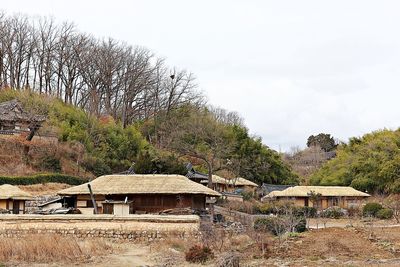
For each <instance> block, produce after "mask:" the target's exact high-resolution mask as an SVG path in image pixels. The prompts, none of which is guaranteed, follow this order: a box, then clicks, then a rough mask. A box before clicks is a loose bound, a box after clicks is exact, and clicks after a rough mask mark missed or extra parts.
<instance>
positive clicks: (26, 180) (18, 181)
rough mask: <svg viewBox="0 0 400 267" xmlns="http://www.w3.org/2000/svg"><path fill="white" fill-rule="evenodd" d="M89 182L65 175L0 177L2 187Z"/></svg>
mask: <svg viewBox="0 0 400 267" xmlns="http://www.w3.org/2000/svg"><path fill="white" fill-rule="evenodd" d="M87 181H88V180H86V179H83V178H80V177H76V176H70V175H65V174H61V173H48V174H35V175H31V176H0V185H1V184H11V185H32V184H45V183H64V184H69V185H80V184H83V183H86V182H87Z"/></svg>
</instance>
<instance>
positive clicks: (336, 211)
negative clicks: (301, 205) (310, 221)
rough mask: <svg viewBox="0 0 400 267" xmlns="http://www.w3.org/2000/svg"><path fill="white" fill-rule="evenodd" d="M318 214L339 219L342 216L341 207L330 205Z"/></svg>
mask: <svg viewBox="0 0 400 267" xmlns="http://www.w3.org/2000/svg"><path fill="white" fill-rule="evenodd" d="M320 216H321V217H323V218H332V219H339V218H341V217H343V216H344V212H343V211H342V209H341V208H337V207H331V208H327V209H325V210H323V211H321V213H320Z"/></svg>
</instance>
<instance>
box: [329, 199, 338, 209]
mask: <svg viewBox="0 0 400 267" xmlns="http://www.w3.org/2000/svg"><path fill="white" fill-rule="evenodd" d="M329 206H330V207H332V206H339V198H338V197H332V198H330V199H329Z"/></svg>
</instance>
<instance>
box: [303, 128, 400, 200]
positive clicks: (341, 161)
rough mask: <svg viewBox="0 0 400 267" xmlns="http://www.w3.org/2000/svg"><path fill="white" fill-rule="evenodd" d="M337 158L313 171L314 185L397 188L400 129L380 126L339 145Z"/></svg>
mask: <svg viewBox="0 0 400 267" xmlns="http://www.w3.org/2000/svg"><path fill="white" fill-rule="evenodd" d="M336 153H337V156H336V158H334V159H332V160H330V161H328V162H327V163H326V164H325V165H324V166H323V167H322V168H321V169H320V170H319V171H317V172H316V173H314V174H313V176H312V178H311V183H312V184H314V185H351V186H353V187H354V188H357V189H359V190H362V191H368V192H371V193H372V192H375V191H378V192H388V193H399V192H400V130H396V131H391V130H386V129H385V130H380V131H376V132H372V133H369V134H366V135H364V136H362V137H360V138H356V137H355V138H351V139H350V140H349V142H348V144H341V145H339V147H338V149H337V151H336Z"/></svg>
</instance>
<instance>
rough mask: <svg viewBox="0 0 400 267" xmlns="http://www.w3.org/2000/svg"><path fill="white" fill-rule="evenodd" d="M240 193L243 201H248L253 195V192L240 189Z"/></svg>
mask: <svg viewBox="0 0 400 267" xmlns="http://www.w3.org/2000/svg"><path fill="white" fill-rule="evenodd" d="M240 195H242V197H243V200H245V201H249V200H251V199H252V198H253V197H254V194H253V192H249V191H242V192H241V193H240Z"/></svg>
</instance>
